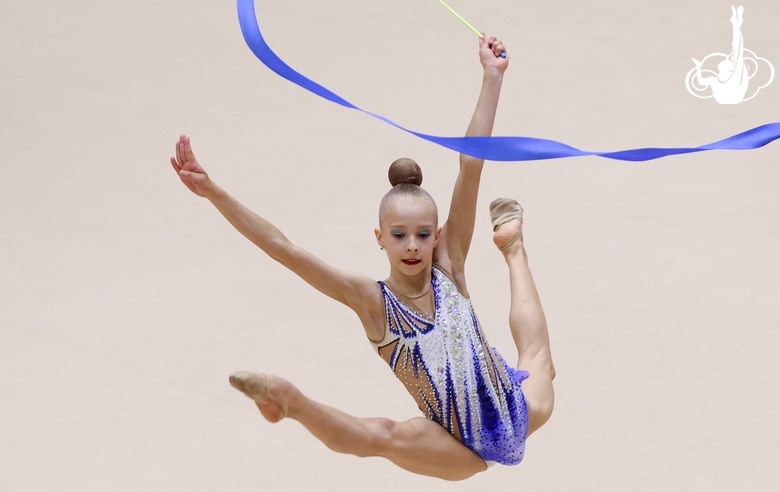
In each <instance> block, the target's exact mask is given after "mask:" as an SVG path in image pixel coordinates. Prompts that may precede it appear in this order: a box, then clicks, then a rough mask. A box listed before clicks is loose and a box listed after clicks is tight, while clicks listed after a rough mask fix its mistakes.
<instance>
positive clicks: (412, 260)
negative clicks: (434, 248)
mask: <svg viewBox="0 0 780 492" xmlns="http://www.w3.org/2000/svg"><path fill="white" fill-rule="evenodd" d="M401 261H403V262H404V264H405V265H417V264H418V263H420V262H421V261H422V260H419V259H417V258H407V259H405V260H401Z"/></svg>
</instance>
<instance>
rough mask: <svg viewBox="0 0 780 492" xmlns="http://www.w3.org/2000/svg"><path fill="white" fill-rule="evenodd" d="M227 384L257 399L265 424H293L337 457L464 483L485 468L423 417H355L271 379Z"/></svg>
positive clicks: (253, 377) (249, 377)
mask: <svg viewBox="0 0 780 492" xmlns="http://www.w3.org/2000/svg"><path fill="white" fill-rule="evenodd" d="M230 383H231V384H232V385H233V386H234V387H236V388H237V389H239V390H240V391H242V392H244V394H246V395H247V396H248V397H250V398H252V399H253V400H255V404H256V405H257V408H258V409H260V413H262V414H263V417H265V419H266V420H268V421H269V422H271V423H276V422H279V421H280V420H282V419H283V418H285V417H286V418H290V419H293V420H297V421H298V422H300V423H301V424H303V426H304V427H306V429H308V430H309V432H311V433H312V434H313V435H314V437H316V438H317V439H319V440H320V441H322V442H323V444H325V445H326V446H327V447H328V448H330V449H332V450H333V451H336V452H338V453H345V454H352V455H355V456H359V457H369V456H378V457H382V458H386V459H388V460H390V461H392V462H393V463H395V464H396V465H398V466H400V467H401V468H403V469H405V470H408V471H410V472H413V473H418V474H420V475H427V476H431V477H436V478H441V479H444V480H463V479H466V478H469V477H471V476H472V475H474V474H476V473H479V472H481V471H484V470H485V468H486V464H485V461H484V460H482V459H481V458H480V457H479V456H477V455H476V454H475V453H474V452H473V451H471V450H470V449H468V448H467V447H466V446H464V445H463V444H461V443H460V441H458V440H457V439H455V438H454V437H453V436H451V435H450V434H449V433H448V432H447V431H446V430H445V429H444V428H443V427H442V426H440V425H439V424H437V423H435V422H433V421H431V420H428V419H425V418H422V417H417V418H413V419H411V420H407V421H405V422H395V421H393V420H390V419H385V418H358V417H353V416H352V415H349V414H346V413H344V412H342V411H340V410H337V409H335V408H332V407H329V406H327V405H323V404H322V403H318V402H316V401H314V400H311V399H310V398H307V397H306V396H305V395H304V394H303V393H301V391H300V390H298V388H296V387H295V386H294V385H292V384H291V383H290V382H289V381H286V380H284V379H282V378H279V377H276V376H272V375H265V374H254V373H248V372H241V373H235V374H233V375H232V376H231V377H230Z"/></svg>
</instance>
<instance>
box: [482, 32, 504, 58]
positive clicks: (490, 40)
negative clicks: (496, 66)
mask: <svg viewBox="0 0 780 492" xmlns="http://www.w3.org/2000/svg"><path fill="white" fill-rule="evenodd" d="M485 46H487V48H489V49H490V51H492V52H493V56H495V57H499V56H501V53H502V52H503V53H504V54H506V47H505V46H504V42H503V41H501V40H500V39H498V38H496V37H495V36H490V37H488V36H486V35H485V33H484V32H483V33H482V39H480V40H479V47H480V48H483V47H485Z"/></svg>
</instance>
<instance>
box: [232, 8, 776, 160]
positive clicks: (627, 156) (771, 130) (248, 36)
mask: <svg viewBox="0 0 780 492" xmlns="http://www.w3.org/2000/svg"><path fill="white" fill-rule="evenodd" d="M237 1H238V20H239V23H240V24H241V32H242V34H243V35H244V40H245V41H246V44H247V45H248V46H249V49H251V50H252V52H253V53H254V54H255V56H257V58H259V59H260V61H261V62H263V64H265V66H267V67H268V68H270V69H271V70H273V71H274V72H276V74H277V75H279V76H281V77H284V78H285V79H287V80H289V81H290V82H292V83H294V84H296V85H298V86H300V87H302V88H304V89H306V90H308V91H310V92H313V93H314V94H316V95H318V96H320V97H322V98H325V99H327V100H328V101H331V102H334V103H336V104H340V105H342V106H344V107H346V108H350V109H356V110H358V111H362V112H363V113H366V114H369V115H371V116H373V117H374V118H377V119H379V120H382V121H384V122H385V123H388V124H390V125H393V126H394V127H396V128H398V129H400V130H403V131H405V132H407V133H411V134H412V135H415V136H417V137H420V138H422V139H423V140H427V141H429V142H432V143H435V144H437V145H441V146H442V147H446V148H448V149H451V150H454V151H456V152H460V153H463V154H467V155H471V156H474V157H478V158H481V159H487V160H491V161H532V160H539V159H555V158H560V157H575V156H585V155H598V156H601V157H607V158H610V159H619V160H623V161H648V160H651V159H658V158H659V157H665V156H668V155H675V154H689V153H692V152H702V151H705V150H749V149H757V148H759V147H763V146H764V145H766V144H768V143H770V142H772V141H774V140H776V139H778V138H780V122H778V123H768V124H766V125H762V126H759V127H756V128H753V129H751V130H748V131H746V132H743V133H740V134H738V135H734V136H732V137H729V138H725V139H723V140H719V141H717V142H714V143H711V144H707V145H702V146H700V147H678V148H641V149H629V150H621V151H618V152H589V151H585V150H580V149H577V148H574V147H571V146H569V145H566V144H564V143H561V142H556V141H554V140H547V139H543V138H532V137H504V136H493V137H440V136H436V135H428V134H425V133H419V132H416V131H413V130H409V129H408V128H404V127H403V126H401V125H399V124H397V123H395V122H393V121H390V120H389V119H387V118H385V117H384V116H381V115H378V114H375V113H372V112H370V111H366V110H364V109H361V108H359V107H357V106H355V105H354V104H352V103H350V102H349V101H347V100H346V99H344V98H342V97H341V96H339V95H337V94H335V93H333V92H331V91H330V90H328V89H326V88H325V87H323V86H321V85H320V84H318V83H316V82H314V81H313V80H311V79H309V78H307V77H305V76H303V75H301V74H300V73H298V72H296V71H295V70H293V69H292V68H291V67H290V66H289V65H287V64H286V63H285V62H284V61H282V59H281V58H279V57H278V56H277V55H276V53H274V52H273V51H272V50H271V48H270V47H269V46H268V44H267V43H266V42H265V40H264V39H263V36H262V34H260V27H259V26H258V24H257V16H256V14H255V5H254V0H237Z"/></svg>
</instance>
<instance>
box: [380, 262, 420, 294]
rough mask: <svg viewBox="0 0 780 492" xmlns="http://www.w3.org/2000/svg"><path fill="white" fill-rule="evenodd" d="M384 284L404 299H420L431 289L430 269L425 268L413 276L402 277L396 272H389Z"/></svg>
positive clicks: (402, 275)
mask: <svg viewBox="0 0 780 492" xmlns="http://www.w3.org/2000/svg"><path fill="white" fill-rule="evenodd" d="M385 283H386V284H389V285H390V287H391V288H392V289H393V290H394V291H395V292H396V293H397V294H401V295H402V296H404V297H408V298H410V299H414V298H417V297H422V296H424V295H425V294H427V293H428V291H429V290H430V289H431V269H430V268H426V269H425V270H423V271H421V272H420V273H419V274H417V275H415V276H412V277H410V276H408V275H404V274H402V273H400V272H398V271H392V272H390V276H389V277H387V280H385Z"/></svg>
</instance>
